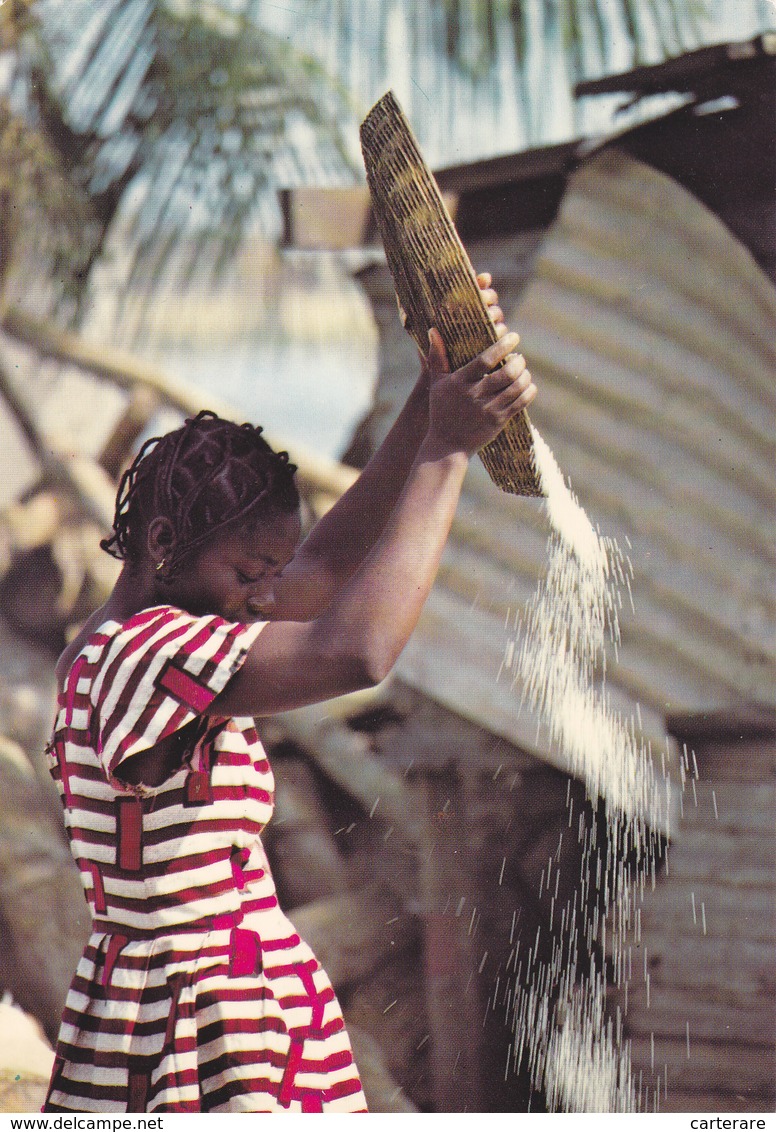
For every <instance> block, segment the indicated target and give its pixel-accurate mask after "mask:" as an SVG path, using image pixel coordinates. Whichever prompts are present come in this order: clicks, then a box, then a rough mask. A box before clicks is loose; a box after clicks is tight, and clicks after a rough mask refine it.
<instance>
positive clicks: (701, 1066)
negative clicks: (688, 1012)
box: [631, 1036, 774, 1112]
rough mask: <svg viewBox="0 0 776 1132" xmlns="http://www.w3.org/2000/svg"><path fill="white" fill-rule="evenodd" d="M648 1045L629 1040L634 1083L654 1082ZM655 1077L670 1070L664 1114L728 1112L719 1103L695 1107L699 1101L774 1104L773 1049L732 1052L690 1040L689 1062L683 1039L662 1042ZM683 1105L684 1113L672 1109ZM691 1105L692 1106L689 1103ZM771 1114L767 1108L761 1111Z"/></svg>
mask: <svg viewBox="0 0 776 1132" xmlns="http://www.w3.org/2000/svg"><path fill="white" fill-rule="evenodd" d="M652 1048H653V1046H652V1042H651V1041H650V1039H649V1038H648V1037H647V1038H645V1037H641V1036H637V1037H634V1038H632V1039H631V1057H632V1063H633V1067H634V1070H635V1076H636V1078H638V1074H639V1072H641V1073H642V1075H643V1078H644V1079H645V1080H649V1079H650V1078H651V1077H652ZM654 1054H655V1056H654V1061H655V1072H656V1073H660V1074H663V1075H664V1079H665V1068H664V1067H665V1066H667V1067H668V1073H667V1076H668V1103H667V1104H666V1105H665V1106H661V1107H663V1111H674V1112H676V1111H687V1110H694V1111H697V1112H727V1111H733V1109H728V1108H726V1107H723V1105H722V1104H721V1103H720V1101H718V1102H717V1104H716V1105H713V1106H710V1105H705V1104H698V1105H697V1107H696V1100H698V1101H699V1100H700V1097H701V1096H703V1095H708V1094H712V1095H717V1096H718V1097H719V1098H720V1100H721V1098H723V1097H731V1098H735V1096H736V1094H738V1095H739V1096H740V1097H742V1098H744V1099H746V1098H754V1097H762V1098H763V1100H764V1101H766V1100H768V1099H770V1098H773V1095H774V1073H773V1067H774V1066H773V1059H774V1052H773V1047H772V1046H769V1045H766V1046H757V1045H742V1046H734V1045H731V1044H729V1043H727V1042H722V1043H720V1042H705V1041H701V1040H700V1039H698V1040H693V1039H692V1037H691V1038H690V1056H689V1058H688V1056H687V1042H686V1038H685V1037H684V1036H683V1037H681V1038H666V1037H664V1036H660V1037H657V1036H656V1038H655V1042H654ZM683 1102H684V1103H686V1106H687V1107H686V1108H685V1109H683V1108H681V1107H673V1106H674V1105H676V1106H679V1105H681V1104H682V1103H683ZM689 1102H692V1103H689ZM760 1111H763V1112H765V1111H770V1106H768V1107H764V1108H762V1109H760Z"/></svg>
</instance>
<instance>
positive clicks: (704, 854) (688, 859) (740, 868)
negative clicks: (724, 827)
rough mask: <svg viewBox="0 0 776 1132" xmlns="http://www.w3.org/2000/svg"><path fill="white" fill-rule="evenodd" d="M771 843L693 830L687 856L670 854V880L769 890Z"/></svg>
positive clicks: (752, 838) (685, 853)
mask: <svg viewBox="0 0 776 1132" xmlns="http://www.w3.org/2000/svg"><path fill="white" fill-rule="evenodd" d="M773 846H774V842H773V839H772V838H771V839H769V840H768V841H767V842H764V841H763V839H761V838H754V837H738V836H731V835H727V834H725V833H723V832H718V831H716V830H712V831H710V832H706V831H705V830H695V831H694V832H693V835H692V841H691V842H688V846H687V849H688V851H687V852H684V853H672V854H671V857H670V870H671V880H672V882H675V881H677V880H685V881H686V880H693V881H705V882H711V883H714V882H716V881H717V880H718V879H719V878H724V882H725V883H726V884H729V885H734V886H737V887H742V888H743V887H750V888H751V887H758V888H762V889H765V890H768V889H769V888H771V886H772V884H773V877H774V862H773Z"/></svg>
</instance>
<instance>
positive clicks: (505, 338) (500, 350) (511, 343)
mask: <svg viewBox="0 0 776 1132" xmlns="http://www.w3.org/2000/svg"><path fill="white" fill-rule="evenodd" d="M519 341H520V335H519V334H515V333H514V331H512V330H510V331H508V332H507V333H506V334H504V335H502V336H501V337H500V338H499V339H498V341H497V342H494V343H493V345H492V346H488V348H487V350H483V352H482V353H481V354H480V355H479V356H478V357H476V358H475V359H474V361H473V362H470V363H469V365H468V366H465V367H464V369H463V370H462V372H463V373H464V374H465V375H466V379H467V380H468V381H479V380H480V378H482V377H484V376H485V374H486V373H490V372H491V370H494V369H497V368H498V367H499V366H500V365H501V364H502V363H503V362H504V360H505V359H506V357H507V355H508V354H512V353H514V351H515V350H516V349H517V346H518V343H519Z"/></svg>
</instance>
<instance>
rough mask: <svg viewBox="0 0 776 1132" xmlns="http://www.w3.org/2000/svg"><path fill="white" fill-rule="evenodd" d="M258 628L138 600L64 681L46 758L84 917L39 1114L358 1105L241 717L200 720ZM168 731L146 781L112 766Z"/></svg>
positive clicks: (347, 1051) (340, 1029)
mask: <svg viewBox="0 0 776 1132" xmlns="http://www.w3.org/2000/svg"><path fill="white" fill-rule="evenodd" d="M262 627H263V625H262V624H253V625H244V624H233V623H230V622H227V621H224V620H223V619H222V618H220V617H217V616H207V617H193V616H191V615H189V614H187V613H184V612H182V611H181V610H179V609H175V608H172V607H170V606H157V607H154V608H153V609H147V610H144V611H142V612H141V613H138V614H136V615H135V616H134V617H132V618H130V620H129V621H126V622H124V623H123V624H120V623H119V622H116V621H107V622H106V623H105V624H103V625H102V626H101V627H100V628H99V629H98V630H97V632H96V633H94V634H93V635H92V636H91V638H90V639H89V641H88V643H87V644H86V645H85V646H84V648H83V649H82V650H81V652H80V653H79V655H78V657H77V658H76V660H75V662H74V663H73V666H72V668H71V669H70V672H69V673H68V676H67V680H66V682H65V686H64V688H63V690H62V693H61V695H60V701H59V709H58V714H57V719H56V723H55V728H54V735H53V738H52V742H51V744H50V746H49V760H50V766H51V771H52V774H53V776H54V779H55V781H56V782H57V785H58V788H59V791H60V794H61V796H62V801H63V804H64V807H65V822H66V825H67V831H68V836H69V838H70V847H71V850H72V853H73V856H74V857H75V860H76V863H77V864H78V867H79V869H80V871H81V879H82V882H83V885H84V889H85V891H86V895H87V899H88V901H89V904H90V907H91V911H92V916H93V918H94V923H93V928H92V934H91V936H90V939H89V942H88V944H87V946H86V950H85V951H84V954H83V957H82V959H81V961H80V963H79V965H78V970H77V971H76V974H75V977H74V979H73V983H72V985H71V988H70V992H69V994H68V997H67V1003H66V1005H65V1011H64V1015H63V1019H62V1026H61V1029H60V1032H59V1040H58V1042H57V1048H56V1060H55V1063H54V1071H53V1074H52V1078H51V1085H50V1089H49V1094H48V1097H47V1101H46V1105H45V1109H44V1111H49V1112H51V1111H58V1110H64V1111H68V1112H69V1111H75V1112H200V1111H202V1112H363V1111H366V1102H365V1099H364V1094H363V1092H362V1089H361V1083H360V1081H359V1078H358V1071H357V1069H356V1066H355V1065H354V1063H353V1057H352V1053H351V1048H350V1042H349V1040H348V1036H347V1033H346V1031H345V1025H344V1021H343V1018H342V1013H341V1010H340V1007H339V1004H338V1002H337V1000H336V998H335V995H334V991H333V990H332V987H331V984H330V982H329V979H328V978H327V976H326V974H325V972H324V971H323V970H322V969H321V967H320V964H319V963H318V961H317V960H316V958H315V956H314V955H313V953H312V951H311V950H310V948H309V947H308V946H307V945H306V944H305V943H303V942H302V941H301V940H300V938H299V936H298V935H297V933H296V932H295V930H294V928H293V925H292V924H291V922H290V921H289V920H288V919H287V917H286V916H284V914H283V913H282V912H281V910H280V908H279V907H278V902H277V896H276V894H275V886H274V884H273V881H272V876H271V873H270V870H269V866H268V863H267V859H266V856H265V854H264V850H263V848H262V844H261V839H260V834H261V831H262V829H263V828H264V826H265V825H266V824H267V822H268V821H269V819H270V817H271V815H272V809H273V800H274V793H273V789H274V780H273V777H272V771H271V769H270V765H269V763H268V761H267V758H266V755H265V753H264V750H263V748H262V746H261V743H260V742H259V738H258V735H257V733H256V730H255V727H254V723H253V720H252V719H251V718H248V717H240V718H233V719H230V718H221V717H218V716H213V715H205V714H203V713H204V712H206V711H207V708H208V706H209V705H210V703H211V702H212V700H213V699H214V698H215V696H216V695H217V694H218V693H219V692H220V691H222V690H223V688H225V687H226V685H227V683H228V681H229V679H230V677H231V676H232V675H233V674H234V673H235V672H236V671H237V669H238V668H239V667H240V665H241V664H242V662H243V660H244V659H245V656H246V653H247V650H248V649H249V647H250V645H251V643H252V642H253V641H254V640H255V638H256V637H257V635H258V633H259V632H260V631H261V629H262ZM187 725H192V726H190V727H189V726H187ZM184 727H186V728H187V730H186V732H185V739H186V742H182V744H181V765H180V768H179V769H178V770H177V771H176V772H175V773H173V775H172V777H170V778H169V779H168V780H167V781H166V782H165V783H163V785H161V786H159V787H157V788H154V789H149V788H146V787H137V788H136V787H130V786H127V785H126V784H125V783H123V782H122V781H121V780H120V779H119V778H117V777H116V771H117V769H118V767H119V766H120V764H121V763H122V762H123V761H124V760H125V759H128V758H131V757H132V755H134V754H136V753H138V752H139V751H143V750H147V749H148V748H150V747H153V746H154V744H155V743H158V742H160V741H161V740H163V739H166V738H168V737H169V736H170V735H172V734H173V733H175V732H178V731H180V730H181V728H184Z"/></svg>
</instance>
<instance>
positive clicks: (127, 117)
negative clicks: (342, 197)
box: [29, 0, 351, 284]
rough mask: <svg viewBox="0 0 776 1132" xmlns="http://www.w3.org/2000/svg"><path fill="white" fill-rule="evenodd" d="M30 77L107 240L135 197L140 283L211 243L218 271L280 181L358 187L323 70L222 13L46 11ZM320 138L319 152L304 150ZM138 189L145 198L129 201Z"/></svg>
mask: <svg viewBox="0 0 776 1132" xmlns="http://www.w3.org/2000/svg"><path fill="white" fill-rule="evenodd" d="M37 10H38V13H39V16H40V23H39V26H38V29H37V34H36V35H35V36H34V37H30V39H31V43H32V46H33V48H34V49H33V50H31V51H30V54H29V66H30V71H31V74H32V76H33V83H32V84H31V89H32V90H33V92H34V95H35V99H36V102H37V107H38V111H39V113H40V116H41V120H42V122H43V125H44V127H45V129H46V131H47V133H48V136H49V137H50V138H51V140H52V144H53V145H54V146H55V147H57V149H58V150H59V152H60V154H61V158H62V161H63V162H64V163H65V164H66V165H67V166H69V168H70V171H71V175H72V178H73V180H74V181H75V183H77V184H79V185H80V186H82V188H83V190H84V192H85V193H86V194H87V195H88V197H89V198H90V199H91V200H92V202H93V204H94V207H95V211H96V213H97V215H98V216H99V217H100V220H101V224H102V232H101V234H100V237H99V239H98V241H97V246H96V247H95V249H94V254H95V255H96V254H98V253H99V252H100V251H101V249H102V247H103V244H104V240H105V238H106V234H107V232H108V230H109V228H110V226H111V224H112V222H113V221H114V219H115V217H116V216H117V214H118V213H119V212H120V211H124V210H126V208H127V205H128V201H129V200H130V197H131V198H132V202H133V203H132V206H131V211H132V216H131V223H130V224H129V227H128V229H127V231H128V232H129V234H130V236H131V241H132V242H131V244H130V246H129V247H128V248H127V249H126V250H127V251H128V253H129V254H130V255H131V256H132V260H133V262H132V265H131V269H130V271H129V280H130V281H132V282H137V283H140V282H143V283H145V284H151V283H152V282H153V280H154V279H155V278H157V277H158V276H159V273H160V271H161V270H162V267H163V265H162V264H160V263H158V262H157V261H158V260H159V258H160V256H161V255H162V254H166V253H167V252H168V250H169V249H170V248H171V247H174V246H175V245H176V243H180V242H181V241H187V240H189V241H194V242H195V243H199V244H201V245H202V246H204V245H205V244H206V245H207V246H208V247H209V248H210V249H211V251H213V252H214V255H213V259H212V264H213V268H214V269H217V268H218V267H219V266H220V265H223V263H225V262H226V260H227V259H228V253H229V251H230V250H233V249H234V248H235V247H236V246H237V245H239V242H240V239H241V236H242V234H243V233H244V232H245V230H246V228H247V226H248V225H249V223H250V221H251V217H252V215H253V214H254V210H255V208H256V202H257V199H258V198H259V197H260V196H261V194H262V193H263V192H265V191H266V190H267V189H268V188H269V187H272V186H274V185H276V184H277V183H278V182H279V181H280V180H284V181H286V182H293V181H301V180H303V179H308V180H312V179H316V177H317V178H318V179H322V178H323V177H329V178H331V177H332V176H334V175H336V176H338V177H340V178H343V177H348V176H350V175H351V174H350V172H349V162H348V158H347V155H346V151H345V148H344V145H343V143H342V141H341V138H340V133H339V130H338V127H337V125H336V122H337V117H338V115H337V110H338V105H339V102H340V101H341V96H340V94H339V92H338V91H337V90H336V89H335V88H334V87H333V86H332V84H331V83H330V82H328V80H327V78H326V75H325V73H324V71H323V68H322V67H321V65H320V64H319V63H317V62H315V61H314V60H312V59H309V58H305V57H303V56H301V55H300V54H299V53H298V52H296V51H294V50H293V48H292V47H290V46H289V44H288V43H286V42H284V41H283V40H281V39H279V38H277V37H275V36H272V35H271V34H268V33H267V32H265V31H260V30H259V29H258V28H257V27H256V26H255V25H254V24H253V23H252V22H250V21H249V20H248V19H247V18H246V17H245V16H244V15H242V16H241V15H236V14H234V13H233V12H230V11H229V10H228V8H227V7H226V6H221V5H218V4H212V3H196V4H194V3H178V4H176V5H175V6H173V5H172V4H168V3H164V2H163V0H69V3H68V4H67V6H65V5H63V4H61V3H58V2H56V0H41V2H40V3H39V5H38V9H37ZM300 123H308V124H309V126H310V127H311V128H312V129H311V130H309V131H308V135H307V138H306V140H307V141H308V142H309V137H310V136H312V137H313V144H311V145H310V144H308V145H307V146H305V145H303V144H301V143H298V142H297V141H296V140H295V139H296V138H297V136H298V135H299V134H300V133H301V132H302V131H301V128H300ZM130 187H131V188H132V192H131V193H130V192H129V189H130Z"/></svg>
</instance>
